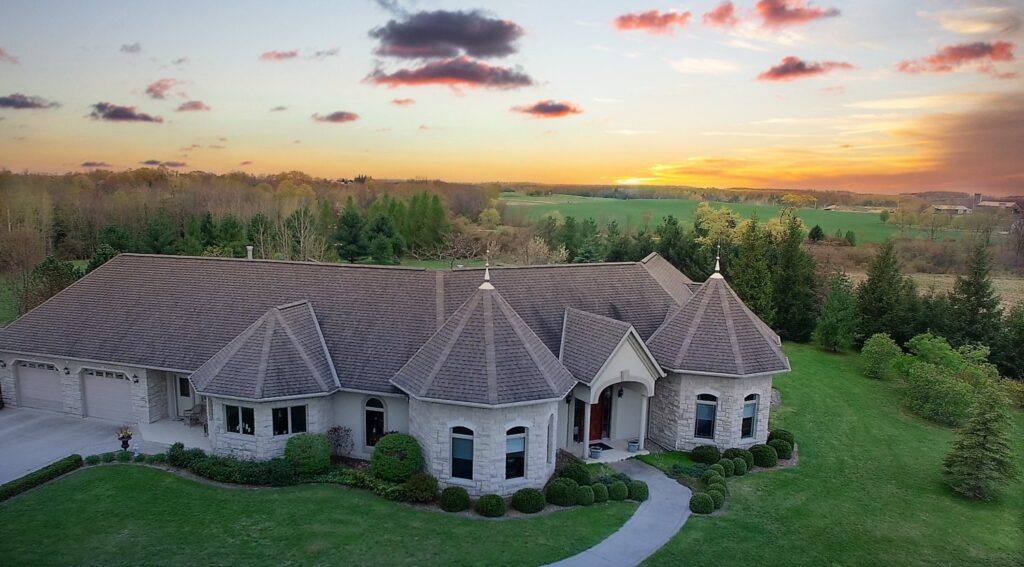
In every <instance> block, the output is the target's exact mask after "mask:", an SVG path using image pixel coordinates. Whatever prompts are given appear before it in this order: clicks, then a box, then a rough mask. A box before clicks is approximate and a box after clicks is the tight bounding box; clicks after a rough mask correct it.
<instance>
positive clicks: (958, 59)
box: [0, 0, 1024, 195]
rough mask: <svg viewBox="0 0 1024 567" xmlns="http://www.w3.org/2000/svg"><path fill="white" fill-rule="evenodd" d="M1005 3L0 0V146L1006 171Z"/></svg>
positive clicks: (258, 156)
mask: <svg viewBox="0 0 1024 567" xmlns="http://www.w3.org/2000/svg"><path fill="white" fill-rule="evenodd" d="M1022 43H1024V3H1022V2H1020V1H1012V0H1005V1H1003V2H999V1H993V2H954V1H945V2H940V1H913V2H912V1H903V0H901V1H899V2H894V1H881V0H860V1H857V2H845V1H838V0H821V1H815V2H804V1H800V0H788V1H787V0H740V1H735V2H731V3H730V2H724V3H723V2H696V1H691V2H660V1H655V2H639V1H630V2H622V1H619V2H612V1H594V0H588V1H582V0H580V1H554V0H551V1H544V2H539V1H532V0H522V1H517V2H500V3H498V2H480V1H477V2H454V1H451V2H449V1H431V0H419V1H405V2H401V1H399V2H374V1H370V0H349V1H345V2H327V1H323V2H282V1H280V0H278V1H273V2H219V1H218V2H208V1H205V2H189V1H177V2H159V3H157V2H142V3H140V2H113V1H102V2H101V1H91V2H88V1H81V2H57V1H39V0H33V1H28V0H23V1H15V0H11V1H6V2H4V4H3V8H2V9H0V167H6V168H8V169H10V170H13V171H22V170H29V171H44V172H64V171H84V170H87V169H91V168H94V167H103V168H111V169H127V168H134V167H142V166H143V165H145V164H164V165H166V166H167V167H172V168H176V169H178V170H193V169H199V170H205V171H212V172H227V171H231V170H243V171H248V172H253V173H273V172H279V171H284V170H302V171H305V172H307V173H310V174H313V175H319V176H328V177H351V176H353V175H357V174H368V175H371V176H373V177H376V178H412V177H424V178H440V179H445V180H450V181H534V182H542V183H600V184H611V183H621V184H649V185H672V184H680V185H697V186H719V187H732V186H748V187H788V188H814V189H849V190H854V191H873V192H874V191H881V192H903V191H919V190H962V191H970V192H973V191H983V192H986V193H988V194H992V195H1001V194H1002V195H1006V194H1016V195H1021V194H1024V64H1022V63H1021V59H1022V58H1024V47H1022V46H1021V44H1022Z"/></svg>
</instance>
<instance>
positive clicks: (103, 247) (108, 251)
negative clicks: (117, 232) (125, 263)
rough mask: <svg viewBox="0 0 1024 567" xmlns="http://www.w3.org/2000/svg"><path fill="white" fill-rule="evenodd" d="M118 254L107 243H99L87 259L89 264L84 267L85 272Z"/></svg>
mask: <svg viewBox="0 0 1024 567" xmlns="http://www.w3.org/2000/svg"><path fill="white" fill-rule="evenodd" d="M118 254H119V252H118V251H117V250H114V249H113V248H111V247H110V245H109V244H100V245H99V246H97V247H96V252H95V253H93V255H92V258H90V259H89V265H88V266H86V267H85V273H87V274H88V273H89V272H91V271H93V270H95V269H96V268H98V267H100V266H102V265H103V264H106V263H107V262H108V261H109V260H111V259H112V258H113V257H114V256H117V255H118Z"/></svg>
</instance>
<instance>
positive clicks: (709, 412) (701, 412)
mask: <svg viewBox="0 0 1024 567" xmlns="http://www.w3.org/2000/svg"><path fill="white" fill-rule="evenodd" d="M717 413H718V398H717V397H715V396H712V395H711V394H700V395H698V396H697V423H696V426H695V427H694V432H693V436H694V437H700V438H701V439H714V438H715V415H716V414H717Z"/></svg>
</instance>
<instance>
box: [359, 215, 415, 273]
mask: <svg viewBox="0 0 1024 567" xmlns="http://www.w3.org/2000/svg"><path fill="white" fill-rule="evenodd" d="M366 240H367V242H369V243H370V244H369V246H370V248H369V253H370V258H371V259H372V260H373V262H374V263H375V264H397V263H398V260H399V258H401V257H402V256H403V255H404V254H405V240H403V239H402V235H401V234H399V233H398V230H396V228H395V224H394V221H393V220H392V219H391V217H390V216H388V215H387V214H378V215H377V216H375V217H373V218H372V219H371V220H370V223H369V224H368V225H366Z"/></svg>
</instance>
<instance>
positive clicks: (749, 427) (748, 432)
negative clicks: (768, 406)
mask: <svg viewBox="0 0 1024 567" xmlns="http://www.w3.org/2000/svg"><path fill="white" fill-rule="evenodd" d="M758 398H759V396H758V395H757V394H750V395H749V396H747V397H745V398H743V422H742V424H741V425H740V437H743V438H747V437H753V436H754V433H755V432H756V431H757V402H758Z"/></svg>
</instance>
